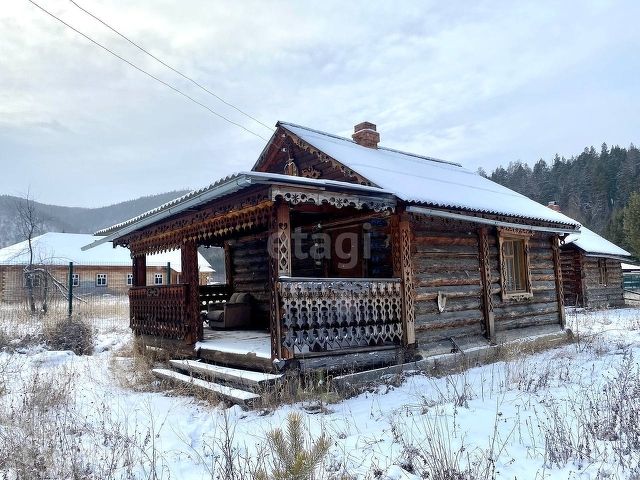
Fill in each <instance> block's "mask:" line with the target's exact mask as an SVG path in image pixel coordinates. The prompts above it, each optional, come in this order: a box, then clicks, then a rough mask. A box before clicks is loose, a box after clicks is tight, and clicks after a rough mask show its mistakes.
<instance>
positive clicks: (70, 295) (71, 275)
mask: <svg viewBox="0 0 640 480" xmlns="http://www.w3.org/2000/svg"><path fill="white" fill-rule="evenodd" d="M72 314H73V262H69V317H71V315H72Z"/></svg>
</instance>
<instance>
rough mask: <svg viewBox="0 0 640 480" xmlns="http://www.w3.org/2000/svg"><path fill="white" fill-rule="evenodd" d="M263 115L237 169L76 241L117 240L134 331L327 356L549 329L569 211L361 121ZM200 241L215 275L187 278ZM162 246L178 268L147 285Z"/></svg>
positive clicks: (303, 362)
mask: <svg viewBox="0 0 640 480" xmlns="http://www.w3.org/2000/svg"><path fill="white" fill-rule="evenodd" d="M276 127H277V128H276V132H275V133H274V134H273V136H272V137H271V139H270V140H269V141H268V143H267V144H266V146H265V147H264V150H263V151H262V153H261V155H260V156H259V158H258V160H257V162H256V163H255V165H254V166H253V169H252V170H251V171H249V172H244V173H238V174H235V175H231V176H229V177H226V178H223V179H221V180H218V181H217V182H215V183H213V184H212V185H210V186H208V187H205V188H202V189H200V190H196V191H193V192H191V193H189V194H187V195H185V196H183V197H181V198H178V199H176V200H174V201H172V202H169V203H167V204H165V205H162V206H160V207H158V208H156V209H154V210H152V211H149V212H147V213H144V214H142V215H139V216H137V217H135V218H132V219H130V220H127V221H124V222H122V223H120V224H118V225H115V226H113V227H110V228H106V229H104V230H101V231H100V232H97V235H100V236H102V237H101V238H100V239H98V240H96V241H95V242H93V244H92V245H88V246H87V247H85V248H91V247H92V246H95V245H100V244H103V243H104V242H112V243H113V244H114V245H117V246H122V247H126V248H128V249H129V250H130V252H131V256H132V258H133V283H134V286H133V287H132V288H131V289H130V291H129V295H130V315H131V326H132V329H133V331H134V332H135V334H137V335H138V336H139V337H140V338H141V339H142V340H143V341H144V342H145V343H146V344H147V345H155V346H165V345H171V346H173V347H176V348H181V349H182V350H183V352H185V354H187V355H191V356H193V357H200V358H203V359H207V360H210V361H214V362H220V363H224V364H227V365H235V366H245V367H248V368H252V369H264V370H273V369H275V368H276V367H277V368H283V367H284V366H295V367H298V368H301V369H306V368H327V369H333V368H341V367H349V368H359V367H365V366H372V365H383V364H391V363H396V362H400V361H403V359H405V360H406V359H408V358H419V357H427V356H431V355H436V354H440V353H449V352H451V351H453V350H457V351H460V350H462V351H465V350H466V349H468V348H473V347H477V346H488V345H491V344H496V343H501V342H505V341H509V340H512V339H516V338H520V337H525V336H531V335H542V334H557V333H559V332H561V331H562V330H563V327H564V321H565V320H564V309H563V294H562V277H561V269H560V249H559V246H560V238H561V237H564V236H566V235H568V234H574V233H577V232H578V231H579V229H580V225H579V223H578V222H576V221H574V220H572V219H570V218H568V217H566V216H565V215H563V214H561V213H559V212H555V211H553V210H551V209H549V208H547V207H546V206H543V205H540V204H538V203H536V202H534V201H532V200H531V199H529V198H527V197H525V196H523V195H521V194H518V193H516V192H514V191H512V190H509V189H508V188H506V187H503V186H501V185H498V184H496V183H494V182H492V181H490V180H488V179H487V178H484V177H482V176H480V175H477V174H476V173H474V172H472V171H469V170H467V169H465V168H463V167H462V166H460V165H459V164H456V163H452V162H447V161H443V160H438V159H434V158H429V157H425V156H421V155H415V154H412V153H406V152H401V151H398V150H394V149H390V148H384V147H382V146H380V145H379V140H380V136H379V133H378V132H377V129H376V126H375V125H373V124H371V123H368V122H364V123H361V124H359V125H357V126H356V127H355V132H354V134H353V136H352V137H353V139H348V138H343V137H340V136H336V135H332V134H328V133H324V132H320V131H317V130H313V129H310V128H306V127H301V126H298V125H294V124H291V123H284V122H279V123H278V124H277V126H276ZM202 246H217V247H222V248H224V251H225V262H226V284H225V285H219V286H198V285H199V281H198V274H197V252H198V248H199V247H202ZM168 250H179V251H180V255H181V258H182V268H183V275H182V278H181V282H180V283H178V284H174V285H168V286H164V285H163V286H160V287H159V288H154V287H150V286H148V278H149V277H148V274H147V272H148V260H149V258H150V256H151V255H153V254H155V253H156V252H160V251H168ZM214 295H218V297H217V298H218V299H217V300H216V299H213V298H214V297H213V296H214ZM234 295H235V297H234ZM220 296H223V297H224V299H225V300H226V302H221V301H219V298H220ZM236 307H237V308H236ZM203 318H205V319H206V320H207V321H208V322H209V323H208V326H205V325H204V324H203V321H202V319H203ZM212 324H213V326H214V327H215V328H211V327H210V325H212Z"/></svg>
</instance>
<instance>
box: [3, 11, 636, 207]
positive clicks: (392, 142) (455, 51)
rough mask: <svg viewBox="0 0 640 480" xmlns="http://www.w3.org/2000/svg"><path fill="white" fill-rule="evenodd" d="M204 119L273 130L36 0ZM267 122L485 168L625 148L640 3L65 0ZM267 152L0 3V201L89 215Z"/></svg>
mask: <svg viewBox="0 0 640 480" xmlns="http://www.w3.org/2000/svg"><path fill="white" fill-rule="evenodd" d="M34 1H36V2H39V3H41V4H42V5H43V6H44V7H46V8H47V9H50V10H51V11H53V12H54V13H55V14H56V15H59V16H60V17H61V18H63V19H64V20H65V21H67V22H68V23H70V24H72V25H73V26H75V27H76V28H78V29H80V30H82V31H83V32H85V33H87V34H88V35H90V36H92V37H94V38H95V39H96V40H97V41H99V42H101V43H103V44H105V45H108V46H109V47H110V48H112V49H113V50H114V51H116V52H118V53H119V54H121V55H123V56H125V57H126V58H128V59H130V60H131V61H133V62H134V63H136V64H138V65H140V66H141V67H143V68H145V69H148V70H149V71H150V72H152V73H153V74H155V75H158V76H159V77H161V78H162V79H163V80H165V81H167V82H170V83H172V84H174V85H176V86H177V87H179V88H180V89H183V90H184V91H185V92H186V93H188V94H190V95H192V96H194V97H195V98H197V99H198V100H199V101H201V102H203V103H206V104H207V105H208V106H209V107H211V108H212V109H213V110H216V111H218V112H219V113H221V114H223V115H225V116H228V117H229V118H231V119H233V120H234V121H236V122H240V123H242V124H244V125H245V126H246V127H247V128H249V129H251V130H254V131H255V132H257V133H259V134H260V135H262V136H264V137H269V136H270V131H269V130H267V129H265V128H264V127H262V126H260V125H258V124H256V123H254V122H252V121H251V120H248V119H246V118H244V117H242V116H241V115H239V114H238V113H237V112H235V111H234V110H232V109H230V108H228V107H226V106H225V105H224V104H222V103H220V102H218V101H217V100H216V99H215V98H213V97H211V96H209V95H207V94H206V93H203V92H202V91H199V90H198V89H197V88H196V87H194V86H193V85H191V84H189V83H188V82H186V81H184V80H183V79H181V78H180V77H178V76H177V75H175V74H173V73H172V72H170V71H168V70H167V69H165V68H164V67H162V66H160V65H158V64H156V63H155V62H154V61H153V60H152V59H150V58H148V57H146V56H145V55H144V54H142V53H141V52H139V51H137V50H136V49H135V48H133V47H132V46H131V45H129V44H127V43H126V42H125V41H124V40H122V39H121V38H119V37H117V36H116V35H115V34H113V32H110V31H109V30H108V29H106V28H105V27H104V26H102V25H100V24H99V23H98V22H96V21H95V20H93V19H92V18H90V17H88V16H87V15H86V14H85V13H83V12H81V11H80V10H79V9H77V8H76V7H75V6H74V5H73V4H72V3H71V2H69V1H68V0H34ZM77 3H78V4H80V5H81V6H83V7H85V8H87V9H88V10H90V11H92V12H93V13H94V14H95V15H97V16H99V17H101V18H102V19H103V20H105V21H107V22H108V23H110V24H111V25H112V26H114V27H116V28H118V29H120V30H122V31H123V32H125V33H126V34H127V35H129V36H130V37H132V38H133V39H135V40H136V41H138V42H139V43H140V44H142V45H143V46H145V47H146V48H147V49H149V50H150V51H151V52H152V53H154V54H156V55H157V56H159V57H161V58H163V59H165V61H167V62H168V63H170V64H172V65H174V66H176V67H177V68H178V69H180V70H182V71H183V72H185V73H187V74H189V75H191V76H193V78H194V79H196V80H197V81H198V82H200V83H202V84H204V85H206V86H207V87H208V88H209V89H210V90H212V91H214V92H215V93H217V94H218V95H219V96H221V97H222V98H224V99H226V100H227V101H229V102H231V103H233V104H235V105H237V106H238V107H239V108H241V109H243V110H245V111H247V112H250V113H251V114H252V115H253V116H255V117H256V118H258V119H260V120H262V121H263V122H264V123H266V124H268V125H274V124H275V122H276V121H277V120H285V121H289V122H294V123H298V124H301V125H306V126H309V127H313V128H317V129H320V130H324V131H328V132H331V133H336V134H341V135H345V136H349V135H350V134H351V133H352V128H353V125H354V124H356V123H359V122H361V121H364V120H367V121H371V122H374V123H376V124H377V125H378V130H379V131H380V132H381V137H382V139H381V144H382V145H385V146H389V147H394V148H400V149H405V150H408V151H411V152H415V153H421V154H425V155H430V156H435V157H439V158H443V159H447V160H453V161H457V162H460V163H462V164H463V165H465V166H466V167H468V168H471V169H473V170H475V169H477V168H478V167H479V166H482V167H484V168H485V169H486V170H489V171H490V170H491V169H493V168H495V167H496V166H498V165H500V164H502V165H506V164H508V162H510V161H514V160H522V161H526V162H529V163H531V162H534V161H536V160H537V159H538V158H541V157H542V158H545V159H547V160H550V159H551V158H552V157H553V155H554V154H555V153H556V152H557V153H559V154H560V155H566V156H570V155H572V154H576V153H579V152H580V151H582V149H583V148H584V147H585V146H587V145H595V146H596V147H597V148H599V145H600V144H601V143H602V142H607V143H608V144H610V145H612V144H619V145H621V146H628V145H629V143H631V142H635V143H640V134H639V130H638V127H639V118H640V109H639V106H640V101H639V96H638V94H639V93H640V53H639V52H640V29H639V28H638V27H637V25H638V19H639V18H640V2H638V1H637V0H631V1H627V2H624V1H616V2H614V1H612V2H608V1H599V2H583V1H579V2H568V1H567V2H556V1H554V2H548V3H547V2H542V1H535V2H531V4H530V5H528V6H526V5H524V2H514V1H512V0H509V1H504V2H497V1H496V2H482V1H477V2H467V1H459V2H453V1H452V2H436V1H434V2H427V1H417V2H404V1H396V2H390V1H385V2H374V1H362V2H359V1H349V2H345V1H337V2H332V1H327V0H322V1H316V2H307V1H304V2H300V1H298V2H293V1H291V2H270V1H263V0H260V1H229V2H220V1H210V0H202V1H196V0H180V1H177V0H165V1H159V0H153V1H151V0H149V1H145V0H126V1H125V0H109V1H96V0H77ZM265 143H266V142H265V141H264V140H262V139H260V138H257V137H254V136H253V135H250V134H248V133H246V132H244V131H243V130H241V129H239V128H238V127H235V126H233V125H230V124H228V123H226V122H224V121H222V120H220V119H219V118H216V117H215V116H213V115H211V114H210V113H208V112H207V111H206V110H204V109H202V108H201V107H199V106H197V105H195V104H193V103H191V102H189V101H187V100H186V99H184V98H183V97H181V96H179V95H177V94H176V93H175V92H172V91H171V90H169V89H167V88H166V87H164V86H162V85H160V84H158V83H157V82H155V81H153V80H151V79H149V78H148V77H146V76H145V75H143V74H141V73H140V72H138V71H136V70H134V69H133V68H131V67H130V66H128V65H126V64H125V63H123V62H122V61H120V60H118V59H116V58H114V57H112V56H110V55H109V54H107V53H106V52H104V51H103V50H101V49H100V48H98V47H96V46H95V45H92V44H91V43H90V42H89V41H87V40H86V39H84V38H82V37H81V36H79V35H78V34H76V33H74V32H73V31H71V30H69V29H68V28H66V27H64V26H63V25H62V24H60V23H58V22H56V21H55V20H54V19H52V18H51V17H48V16H47V15H46V14H44V13H43V12H42V11H40V10H38V9H37V8H36V7H35V6H33V5H32V4H31V3H29V2H28V1H27V0H4V1H3V5H2V8H1V9H0V167H1V169H0V194H1V193H7V194H21V193H24V192H26V191H27V190H30V191H31V194H32V195H33V196H34V198H35V199H36V200H39V201H43V202H46V203H56V204H61V205H73V206H99V205H106V204H111V203H116V202H119V201H122V200H127V199H131V198H135V197H139V196H141V195H148V194H153V193H159V192H164V191H168V190H174V189H180V188H195V187H200V186H204V185H208V184H209V183H211V182H213V181H214V180H216V179H217V178H219V177H221V176H223V175H227V174H229V173H232V172H236V171H242V170H248V169H250V168H251V166H252V165H253V162H254V161H255V160H256V158H257V156H258V154H259V153H260V151H261V150H262V148H263V146H264V144H265Z"/></svg>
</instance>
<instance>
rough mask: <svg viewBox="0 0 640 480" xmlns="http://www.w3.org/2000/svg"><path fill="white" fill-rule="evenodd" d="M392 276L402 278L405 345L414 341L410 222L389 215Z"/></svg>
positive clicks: (412, 343) (414, 312) (414, 318)
mask: <svg viewBox="0 0 640 480" xmlns="http://www.w3.org/2000/svg"><path fill="white" fill-rule="evenodd" d="M390 227H391V240H392V242H391V249H392V255H391V257H392V259H393V276H394V277H399V278H401V279H402V331H403V339H404V344H405V346H407V347H409V346H413V345H415V343H416V327H415V320H416V310H415V286H414V283H413V265H412V263H411V224H410V222H409V220H408V219H406V218H401V217H400V215H398V214H395V215H392V216H391V222H390Z"/></svg>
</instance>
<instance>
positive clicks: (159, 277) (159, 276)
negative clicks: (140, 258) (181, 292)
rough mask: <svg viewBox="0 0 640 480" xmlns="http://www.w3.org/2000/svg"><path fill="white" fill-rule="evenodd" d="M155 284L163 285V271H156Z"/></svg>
mask: <svg viewBox="0 0 640 480" xmlns="http://www.w3.org/2000/svg"><path fill="white" fill-rule="evenodd" d="M153 284H154V285H162V274H161V273H156V274H155V275H154V277H153Z"/></svg>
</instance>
